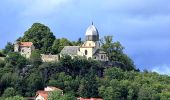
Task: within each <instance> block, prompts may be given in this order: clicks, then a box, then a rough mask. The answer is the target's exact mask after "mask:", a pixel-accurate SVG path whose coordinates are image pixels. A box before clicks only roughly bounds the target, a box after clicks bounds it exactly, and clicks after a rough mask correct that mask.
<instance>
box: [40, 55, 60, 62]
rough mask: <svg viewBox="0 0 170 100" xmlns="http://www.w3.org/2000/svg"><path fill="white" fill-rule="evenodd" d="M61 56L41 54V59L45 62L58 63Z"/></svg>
mask: <svg viewBox="0 0 170 100" xmlns="http://www.w3.org/2000/svg"><path fill="white" fill-rule="evenodd" d="M59 58H60V56H59V55H51V54H49V55H45V54H41V59H42V61H43V62H56V61H59Z"/></svg>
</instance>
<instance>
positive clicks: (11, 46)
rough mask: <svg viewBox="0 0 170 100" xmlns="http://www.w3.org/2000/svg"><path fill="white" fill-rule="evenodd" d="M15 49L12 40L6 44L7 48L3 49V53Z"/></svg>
mask: <svg viewBox="0 0 170 100" xmlns="http://www.w3.org/2000/svg"><path fill="white" fill-rule="evenodd" d="M13 51H14V45H13V44H12V43H11V42H8V43H7V45H6V46H5V49H3V53H4V54H8V53H10V52H13Z"/></svg>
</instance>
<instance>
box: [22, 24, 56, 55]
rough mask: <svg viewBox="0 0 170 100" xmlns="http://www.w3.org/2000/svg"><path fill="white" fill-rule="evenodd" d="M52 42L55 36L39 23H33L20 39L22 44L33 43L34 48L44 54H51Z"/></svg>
mask: <svg viewBox="0 0 170 100" xmlns="http://www.w3.org/2000/svg"><path fill="white" fill-rule="evenodd" d="M54 40H55V36H54V35H53V33H52V32H51V31H50V29H49V28H48V27H47V26H45V25H43V24H40V23H34V24H33V25H32V26H31V28H30V29H28V30H27V31H26V32H25V33H24V36H23V38H22V39H21V41H23V42H28V41H30V42H33V44H34V46H35V48H36V49H39V50H40V51H41V52H42V53H45V54H48V53H51V50H52V45H53V42H54Z"/></svg>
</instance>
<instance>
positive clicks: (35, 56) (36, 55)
mask: <svg viewBox="0 0 170 100" xmlns="http://www.w3.org/2000/svg"><path fill="white" fill-rule="evenodd" d="M30 61H31V63H33V64H34V65H35V66H38V65H40V64H41V63H42V61H41V54H40V51H39V50H34V51H33V52H32V53H31V56H30Z"/></svg>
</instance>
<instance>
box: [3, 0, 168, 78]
mask: <svg viewBox="0 0 170 100" xmlns="http://www.w3.org/2000/svg"><path fill="white" fill-rule="evenodd" d="M92 21H93V22H94V24H95V26H96V27H97V28H98V30H99V32H100V37H102V36H105V35H113V36H114V41H120V42H121V43H122V45H123V46H124V47H125V52H126V53H127V54H128V55H129V56H130V57H131V58H132V59H133V60H134V63H135V64H136V66H137V67H138V68H140V69H141V70H142V69H148V70H150V71H156V72H159V73H161V74H169V75H170V58H169V57H170V1H169V0H1V1H0V43H1V44H0V48H1V49H2V48H4V46H5V45H6V43H7V41H10V42H13V41H15V40H16V39H17V38H18V37H19V36H23V33H24V32H25V31H26V30H27V29H28V28H30V26H31V25H32V24H33V23H34V22H40V23H43V24H45V25H47V26H49V27H50V29H51V31H52V32H53V33H54V34H55V36H56V37H57V38H61V37H65V38H68V39H70V40H77V39H78V38H79V37H82V38H84V34H85V31H86V28H87V27H88V25H90V24H91V22H92Z"/></svg>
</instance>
